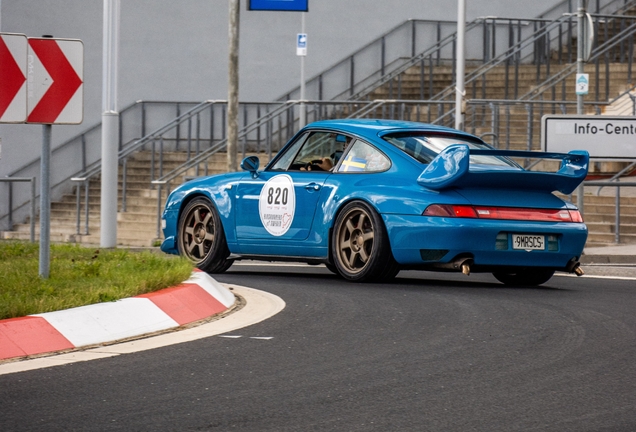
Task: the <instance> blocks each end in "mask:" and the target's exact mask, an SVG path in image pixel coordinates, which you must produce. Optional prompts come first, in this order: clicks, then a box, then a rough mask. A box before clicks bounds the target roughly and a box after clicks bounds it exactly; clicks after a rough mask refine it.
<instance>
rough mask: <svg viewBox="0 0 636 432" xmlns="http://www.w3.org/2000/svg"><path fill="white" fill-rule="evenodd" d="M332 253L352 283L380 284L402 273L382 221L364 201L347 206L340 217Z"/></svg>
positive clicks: (343, 273) (337, 221)
mask: <svg viewBox="0 0 636 432" xmlns="http://www.w3.org/2000/svg"><path fill="white" fill-rule="evenodd" d="M331 249H332V250H331V254H332V257H333V262H334V266H335V267H336V270H337V271H338V273H339V274H340V275H341V276H342V277H344V278H345V279H348V280H350V281H354V282H381V281H384V280H389V279H392V278H394V277H395V275H397V273H398V272H399V270H400V269H399V266H398V264H397V262H396V261H395V259H394V258H393V254H392V253H391V246H390V244H389V237H388V235H387V233H386V229H385V228H384V223H383V221H382V219H381V218H380V216H379V215H378V214H377V212H376V211H375V210H374V209H373V208H371V206H369V205H368V204H366V203H364V202H362V201H354V202H351V203H349V204H347V205H346V206H344V208H343V209H342V210H341V211H340V213H339V214H338V217H337V219H336V223H335V226H334V230H333V237H332V241H331Z"/></svg>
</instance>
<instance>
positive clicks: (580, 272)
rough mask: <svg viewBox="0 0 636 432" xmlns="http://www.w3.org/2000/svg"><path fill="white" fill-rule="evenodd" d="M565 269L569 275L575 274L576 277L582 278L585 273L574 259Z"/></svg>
mask: <svg viewBox="0 0 636 432" xmlns="http://www.w3.org/2000/svg"><path fill="white" fill-rule="evenodd" d="M565 269H566V270H567V271H568V272H570V273H574V274H576V275H577V276H583V275H584V274H585V272H584V271H583V269H582V268H581V263H580V262H579V261H577V260H576V259H575V258H572V259H571V260H570V262H568V265H567V266H566V268H565Z"/></svg>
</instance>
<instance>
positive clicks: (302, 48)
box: [296, 33, 307, 56]
mask: <svg viewBox="0 0 636 432" xmlns="http://www.w3.org/2000/svg"><path fill="white" fill-rule="evenodd" d="M296 55H299V56H306V55H307V33H298V36H297V37H296Z"/></svg>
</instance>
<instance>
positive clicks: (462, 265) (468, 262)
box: [453, 258, 473, 276]
mask: <svg viewBox="0 0 636 432" xmlns="http://www.w3.org/2000/svg"><path fill="white" fill-rule="evenodd" d="M472 265H473V259H472V258H460V259H458V260H456V261H453V267H454V268H455V269H457V270H461V272H462V273H464V274H465V275H466V276H470V266H472Z"/></svg>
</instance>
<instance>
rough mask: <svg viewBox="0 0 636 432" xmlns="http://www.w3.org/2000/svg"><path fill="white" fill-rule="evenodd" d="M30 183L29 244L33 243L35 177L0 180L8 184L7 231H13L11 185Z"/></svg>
mask: <svg viewBox="0 0 636 432" xmlns="http://www.w3.org/2000/svg"><path fill="white" fill-rule="evenodd" d="M23 182H30V183H31V200H30V202H31V215H30V223H31V227H30V230H31V237H30V239H31V243H33V242H34V241H35V177H31V178H26V177H6V178H0V183H9V214H8V218H9V230H11V229H13V212H12V211H11V208H12V204H13V183H23Z"/></svg>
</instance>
